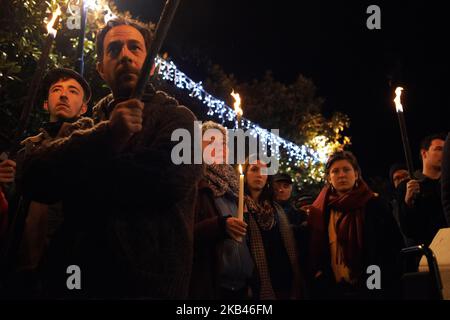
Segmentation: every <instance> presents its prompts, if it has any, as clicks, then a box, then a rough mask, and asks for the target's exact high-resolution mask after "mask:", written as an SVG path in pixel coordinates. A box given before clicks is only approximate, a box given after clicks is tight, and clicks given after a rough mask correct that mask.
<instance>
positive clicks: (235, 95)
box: [231, 90, 244, 117]
mask: <svg viewBox="0 0 450 320" xmlns="http://www.w3.org/2000/svg"><path fill="white" fill-rule="evenodd" d="M231 96H232V97H233V98H234V101H235V102H234V104H233V107H234V111H235V112H236V114H237V115H238V117H240V116H242V115H243V114H244V111H243V110H242V109H241V96H240V95H239V93H235V92H234V90H233V91H232V92H231Z"/></svg>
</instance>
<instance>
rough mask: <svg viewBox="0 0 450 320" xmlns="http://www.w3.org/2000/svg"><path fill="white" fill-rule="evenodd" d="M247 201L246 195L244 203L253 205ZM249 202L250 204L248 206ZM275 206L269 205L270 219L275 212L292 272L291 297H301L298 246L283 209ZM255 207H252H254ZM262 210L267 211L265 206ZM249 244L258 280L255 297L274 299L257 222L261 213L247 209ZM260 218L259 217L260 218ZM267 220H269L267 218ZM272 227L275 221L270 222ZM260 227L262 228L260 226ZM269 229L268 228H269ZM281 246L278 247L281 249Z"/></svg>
mask: <svg viewBox="0 0 450 320" xmlns="http://www.w3.org/2000/svg"><path fill="white" fill-rule="evenodd" d="M252 202H253V201H248V197H246V205H247V207H248V208H250V207H251V206H253V204H254V202H253V203H252ZM249 204H250V206H249ZM269 205H270V204H269ZM274 205H275V208H273V207H271V210H270V211H272V219H274V215H275V214H277V215H278V218H279V221H280V224H279V231H280V233H281V238H282V240H283V244H284V249H285V250H286V252H287V254H288V257H289V261H290V263H291V268H292V273H293V281H292V293H291V298H292V299H300V298H301V297H302V289H303V286H304V283H303V281H302V278H301V274H300V265H299V262H298V261H299V257H298V248H297V246H296V243H295V238H294V234H293V232H292V229H291V227H290V226H289V221H288V219H287V217H286V215H285V214H284V212H283V209H282V208H281V207H280V206H279V205H277V204H274ZM263 207H264V205H263V206H259V208H263ZM254 208H255V207H253V209H254ZM264 210H266V211H269V210H268V209H267V208H265V209H264ZM249 213H250V214H249V216H248V222H249V233H248V235H249V242H250V243H249V245H250V251H251V253H252V256H253V259H254V260H255V265H256V271H257V273H258V280H259V296H258V297H257V299H260V300H275V299H276V298H277V297H276V295H275V292H274V291H273V288H272V282H271V279H270V272H269V267H268V264H267V259H268V258H269V259H270V257H267V256H266V251H265V249H264V242H263V239H262V235H261V232H260V228H261V223H260V222H257V219H258V216H260V217H261V216H262V215H261V214H257V213H256V212H255V211H250V209H249ZM260 219H261V218H260ZM267 220H269V219H268V218H267ZM263 224H268V223H267V222H263ZM271 225H272V227H273V226H274V225H275V223H274V222H273V221H272V222H271ZM261 229H262V228H261ZM269 229H270V228H269ZM282 249H283V248H280V250H282Z"/></svg>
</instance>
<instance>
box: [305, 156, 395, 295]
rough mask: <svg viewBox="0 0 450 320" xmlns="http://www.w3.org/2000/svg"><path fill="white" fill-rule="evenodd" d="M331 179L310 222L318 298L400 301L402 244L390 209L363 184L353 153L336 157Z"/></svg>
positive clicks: (311, 261)
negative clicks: (398, 295)
mask: <svg viewBox="0 0 450 320" xmlns="http://www.w3.org/2000/svg"><path fill="white" fill-rule="evenodd" d="M325 173H326V180H327V185H326V186H325V187H324V188H323V189H322V191H321V192H320V194H319V196H318V197H317V199H316V200H315V201H314V203H313V204H312V206H311V207H310V208H309V218H308V225H309V227H310V244H309V247H310V248H309V261H308V264H309V271H310V275H311V277H312V279H313V280H312V283H311V285H312V286H311V289H312V295H313V298H325V299H368V298H389V297H390V298H395V297H396V293H397V289H398V285H399V268H398V267H399V265H398V262H399V261H398V259H399V254H400V250H401V248H402V239H401V234H400V231H399V229H398V227H397V224H396V223H395V220H394V218H393V216H392V214H391V212H390V210H389V207H388V206H387V204H386V203H385V202H384V201H383V200H382V199H381V198H380V197H379V195H378V194H376V193H374V192H373V191H372V190H370V188H369V187H368V186H367V184H366V183H365V182H364V181H363V179H362V178H361V170H360V167H359V165H358V162H357V160H356V158H355V156H354V155H353V154H352V153H351V152H348V151H340V152H336V153H335V154H333V155H331V157H330V158H329V159H328V162H327V164H326V169H325ZM369 266H376V267H375V269H374V267H372V268H368V267H369ZM377 267H378V268H379V269H377ZM374 270H375V271H374ZM378 270H379V271H380V272H379V274H377V272H378Z"/></svg>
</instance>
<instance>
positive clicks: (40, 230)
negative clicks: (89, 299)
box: [0, 68, 94, 298]
mask: <svg viewBox="0 0 450 320" xmlns="http://www.w3.org/2000/svg"><path fill="white" fill-rule="evenodd" d="M41 91H42V95H43V97H44V99H45V100H44V103H43V109H44V110H46V111H47V112H48V114H49V121H48V122H47V123H44V124H43V125H42V127H41V128H40V129H39V134H37V135H34V136H31V137H28V138H26V139H25V140H23V141H22V142H21V144H22V145H23V146H24V147H23V149H21V150H20V151H19V153H18V155H17V159H16V160H17V174H16V172H15V170H14V173H13V177H12V180H11V181H10V182H17V184H16V186H19V188H11V189H15V192H14V194H13V196H12V199H13V202H12V204H13V205H12V206H11V209H13V210H14V209H16V210H14V211H15V212H11V213H10V215H11V216H12V215H15V218H14V219H12V221H13V222H14V223H13V224H12V225H11V230H10V233H9V237H10V238H9V239H8V241H9V242H8V244H7V246H8V247H7V249H6V250H7V252H5V255H6V256H5V257H4V258H5V259H6V260H8V261H4V262H6V263H7V265H6V266H5V270H6V271H5V273H6V274H3V275H2V276H5V279H4V282H5V284H6V286H7V290H8V294H9V295H12V296H18V297H27V298H30V297H35V296H36V295H39V294H40V292H38V287H39V285H40V284H39V281H40V275H39V268H40V266H41V264H42V257H43V256H44V253H45V250H46V248H47V246H48V243H49V241H50V239H51V237H52V235H53V234H54V233H55V232H56V230H57V228H58V227H59V225H60V224H61V221H62V220H63V213H62V211H61V206H60V204H59V203H56V204H52V205H47V204H44V203H40V202H36V201H30V199H28V198H27V197H23V196H22V192H21V189H20V184H21V178H22V171H23V168H22V165H23V162H24V161H25V160H26V161H29V159H30V158H31V157H32V156H33V153H34V152H35V151H36V150H38V149H40V148H42V147H43V146H45V145H47V144H50V143H52V141H54V140H56V139H59V138H62V137H65V136H67V135H69V134H70V133H71V132H73V131H75V130H78V129H82V128H90V127H92V126H93V125H94V123H93V121H92V120H91V119H90V118H85V117H82V115H83V114H84V113H85V112H86V111H87V103H88V102H89V100H90V97H91V89H90V86H89V84H88V83H87V82H86V80H85V79H84V78H83V77H82V76H81V75H80V74H79V73H77V72H75V71H73V70H71V69H65V68H57V69H53V70H51V71H49V72H48V73H47V74H46V75H45V77H44V78H43V81H42V86H41ZM73 123H77V124H76V125H74V124H73ZM6 161H9V162H10V164H14V169H15V166H16V162H15V161H13V160H6ZM0 182H1V179H0ZM18 204H20V205H18Z"/></svg>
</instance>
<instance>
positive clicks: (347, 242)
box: [308, 181, 375, 278]
mask: <svg viewBox="0 0 450 320" xmlns="http://www.w3.org/2000/svg"><path fill="white" fill-rule="evenodd" d="M374 196H375V193H374V192H373V191H372V190H370V188H369V187H368V186H367V184H366V183H365V182H364V181H359V185H358V186H357V187H355V188H354V189H353V190H352V191H350V192H348V193H346V194H343V195H341V196H338V195H337V194H335V193H334V192H332V191H331V188H330V186H325V187H324V188H323V189H322V191H321V192H320V194H319V196H318V197H317V199H316V200H315V201H314V203H313V204H312V206H311V207H310V209H309V210H310V215H309V217H308V219H309V221H308V225H309V226H310V228H311V241H310V253H311V256H310V262H311V267H312V270H311V271H312V272H316V271H317V268H319V265H320V263H321V262H320V260H322V259H323V253H324V252H327V251H328V247H327V246H328V244H327V241H326V239H327V238H328V237H327V232H328V226H327V225H326V219H325V214H326V212H327V211H329V210H330V209H333V210H336V211H338V212H341V213H342V216H341V218H340V219H339V221H338V223H337V226H336V232H337V241H338V243H339V245H340V246H341V248H342V250H343V252H342V255H343V261H344V263H345V265H346V266H347V267H349V269H350V272H351V276H352V277H354V278H356V277H358V276H359V274H360V273H361V267H362V251H363V244H364V238H363V237H364V234H363V229H364V214H365V212H364V208H365V205H366V203H367V201H369V200H370V199H372V198H373V197H374Z"/></svg>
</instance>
